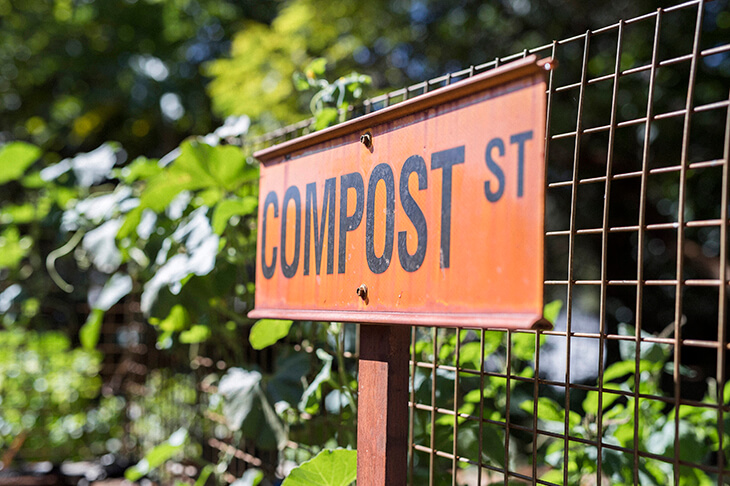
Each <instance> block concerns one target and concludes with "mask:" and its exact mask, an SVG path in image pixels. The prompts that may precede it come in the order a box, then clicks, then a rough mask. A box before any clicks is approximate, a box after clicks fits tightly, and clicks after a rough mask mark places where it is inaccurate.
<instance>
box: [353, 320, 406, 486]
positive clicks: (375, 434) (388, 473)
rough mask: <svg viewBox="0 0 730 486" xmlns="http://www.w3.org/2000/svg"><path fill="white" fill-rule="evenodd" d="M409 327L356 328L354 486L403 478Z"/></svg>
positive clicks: (394, 485) (397, 484)
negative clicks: (355, 473)
mask: <svg viewBox="0 0 730 486" xmlns="http://www.w3.org/2000/svg"><path fill="white" fill-rule="evenodd" d="M410 331H411V328H410V327H409V326H402V325H401V326H379V325H371V324H362V325H361V326H360V363H359V365H360V371H359V387H358V388H359V398H358V417H357V484H358V486H385V485H388V486H401V485H405V484H406V480H407V473H408V471H407V469H408V468H407V459H408V356H409V354H408V348H409V346H410V334H411V332H410Z"/></svg>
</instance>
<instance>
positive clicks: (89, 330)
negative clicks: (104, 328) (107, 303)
mask: <svg viewBox="0 0 730 486" xmlns="http://www.w3.org/2000/svg"><path fill="white" fill-rule="evenodd" d="M103 322H104V311H103V310H102V309H92V310H91V312H90V313H89V317H88V318H87V319H86V322H85V323H84V325H83V326H81V329H80V330H79V341H81V345H82V346H83V347H84V349H95V348H96V345H97V344H98V343H99V336H100V335H101V325H102V323H103Z"/></svg>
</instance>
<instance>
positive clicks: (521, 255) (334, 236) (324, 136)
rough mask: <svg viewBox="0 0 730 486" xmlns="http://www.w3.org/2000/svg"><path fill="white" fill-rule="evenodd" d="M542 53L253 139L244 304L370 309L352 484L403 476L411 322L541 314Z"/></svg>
mask: <svg viewBox="0 0 730 486" xmlns="http://www.w3.org/2000/svg"><path fill="white" fill-rule="evenodd" d="M547 69H550V63H549V62H546V61H538V60H537V59H536V58H535V57H534V56H531V57H527V58H525V59H522V60H520V61H516V62H514V63H511V64H508V65H505V66H502V67H500V68H497V69H494V70H492V71H489V72H486V73H483V74H479V75H477V76H474V77H472V78H469V79H467V80H465V81H461V82H457V83H454V84H452V85H449V86H447V87H444V88H441V89H438V90H435V91H432V92H430V93H428V94H426V95H422V96H419V97H416V98H413V99H411V100H408V101H404V102H402V103H399V104H397V105H393V106H391V107H388V108H384V109H382V110H380V111H377V112H374V113H371V114H368V115H365V116H363V117H360V118H357V119H354V120H351V121H349V122H346V123H343V124H341V125H338V126H335V127H331V128H328V129H325V130H323V131H321V132H317V133H314V134H311V135H307V136H304V137H301V138H299V139H296V140H292V141H289V142H285V143H283V144H281V145H278V146H275V147H272V148H270V149H266V150H264V151H261V152H258V153H256V154H255V156H256V157H257V158H258V159H259V160H260V161H261V176H260V198H261V200H260V204H259V231H258V238H259V239H258V242H257V270H256V272H257V273H256V306H255V309H254V310H253V311H251V312H250V313H249V316H250V317H252V318H264V317H267V318H286V319H295V320H297V319H299V320H318V321H347V322H359V323H365V324H366V325H363V326H362V327H361V330H360V340H361V349H360V369H359V406H358V409H359V412H358V413H359V416H358V484H360V485H371V484H372V485H376V484H377V485H383V484H389V485H390V484H404V483H405V481H406V472H405V467H404V464H405V461H406V455H407V440H406V438H407V432H408V430H407V423H408V420H407V415H408V409H407V403H408V347H409V334H410V333H409V326H410V325H428V326H459V327H477V328H509V329H515V328H522V329H525V328H540V327H545V326H547V325H548V324H547V322H546V321H545V320H544V319H543V316H542V309H543V227H544V210H545V209H544V208H545V206H544V198H545V193H544V188H545V167H544V134H545V108H546V82H545V72H546V70H547ZM353 289H355V292H353ZM367 324H372V325H367Z"/></svg>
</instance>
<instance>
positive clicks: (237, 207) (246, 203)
mask: <svg viewBox="0 0 730 486" xmlns="http://www.w3.org/2000/svg"><path fill="white" fill-rule="evenodd" d="M257 207H258V199H256V198H255V197H253V196H246V197H244V198H243V199H226V200H224V201H221V202H220V203H218V205H217V206H216V207H215V211H214V212H213V221H212V226H213V231H215V232H216V233H217V234H219V235H220V234H223V231H225V229H226V226H227V225H228V221H230V219H231V218H232V217H233V216H247V215H249V214H253V213H254V212H255V211H256V208H257Z"/></svg>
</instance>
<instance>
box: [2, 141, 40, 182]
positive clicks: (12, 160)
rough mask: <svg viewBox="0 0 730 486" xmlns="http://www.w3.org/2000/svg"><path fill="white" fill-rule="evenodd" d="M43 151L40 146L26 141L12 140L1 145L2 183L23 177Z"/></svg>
mask: <svg viewBox="0 0 730 486" xmlns="http://www.w3.org/2000/svg"><path fill="white" fill-rule="evenodd" d="M41 153H42V152H41V149H40V148H38V147H36V146H35V145H31V144H29V143H25V142H12V143H8V144H5V145H3V146H2V147H0V184H5V183H6V182H8V181H12V180H15V179H18V178H19V177H21V176H22V175H23V174H24V173H25V171H26V169H27V168H28V167H30V165H31V164H33V162H35V161H36V160H38V157H40V156H41Z"/></svg>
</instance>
